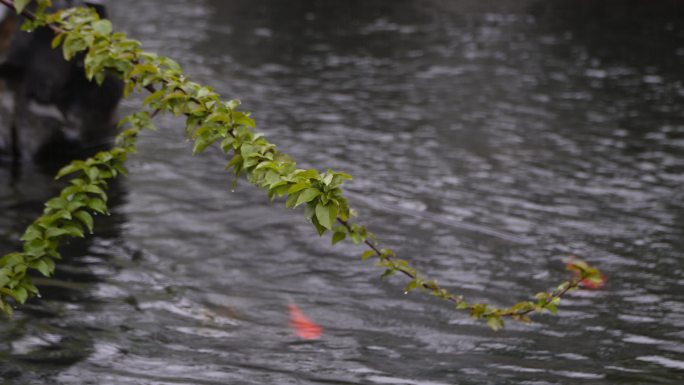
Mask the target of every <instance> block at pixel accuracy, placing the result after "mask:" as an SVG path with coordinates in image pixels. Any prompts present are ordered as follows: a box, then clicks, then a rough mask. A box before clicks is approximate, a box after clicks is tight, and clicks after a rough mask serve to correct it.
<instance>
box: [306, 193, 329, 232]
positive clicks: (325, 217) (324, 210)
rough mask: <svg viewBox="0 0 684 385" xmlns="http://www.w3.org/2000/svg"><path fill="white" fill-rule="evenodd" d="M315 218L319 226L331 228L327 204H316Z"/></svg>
mask: <svg viewBox="0 0 684 385" xmlns="http://www.w3.org/2000/svg"><path fill="white" fill-rule="evenodd" d="M305 191H306V190H305ZM316 219H318V223H320V224H321V226H323V227H325V228H326V229H328V230H332V221H331V219H330V210H329V207H328V206H324V205H323V204H321V203H319V204H317V205H316Z"/></svg>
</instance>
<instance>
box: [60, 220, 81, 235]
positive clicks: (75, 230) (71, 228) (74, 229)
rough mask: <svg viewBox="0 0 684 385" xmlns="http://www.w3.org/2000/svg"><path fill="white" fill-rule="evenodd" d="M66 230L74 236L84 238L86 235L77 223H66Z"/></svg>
mask: <svg viewBox="0 0 684 385" xmlns="http://www.w3.org/2000/svg"><path fill="white" fill-rule="evenodd" d="M74 223H76V222H74ZM64 230H66V232H67V234H69V235H71V236H72V237H78V238H83V237H84V236H85V235H84V234H83V230H82V229H81V227H80V226H79V225H77V224H73V225H65V226H64Z"/></svg>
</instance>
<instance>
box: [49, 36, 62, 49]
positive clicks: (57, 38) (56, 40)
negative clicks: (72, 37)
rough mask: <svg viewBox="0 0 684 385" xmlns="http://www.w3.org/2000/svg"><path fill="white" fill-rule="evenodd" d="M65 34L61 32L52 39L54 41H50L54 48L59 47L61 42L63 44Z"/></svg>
mask: <svg viewBox="0 0 684 385" xmlns="http://www.w3.org/2000/svg"><path fill="white" fill-rule="evenodd" d="M64 36H65V35H64V34H63V33H60V34H57V35H56V36H55V37H54V39H52V42H51V43H50V46H51V47H52V49H55V48H57V47H59V45H60V44H62V41H64Z"/></svg>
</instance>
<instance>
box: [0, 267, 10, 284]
mask: <svg viewBox="0 0 684 385" xmlns="http://www.w3.org/2000/svg"><path fill="white" fill-rule="evenodd" d="M9 281H11V279H10V277H8V276H7V274H6V272H5V271H3V270H0V287H5V285H7V284H8V283H9Z"/></svg>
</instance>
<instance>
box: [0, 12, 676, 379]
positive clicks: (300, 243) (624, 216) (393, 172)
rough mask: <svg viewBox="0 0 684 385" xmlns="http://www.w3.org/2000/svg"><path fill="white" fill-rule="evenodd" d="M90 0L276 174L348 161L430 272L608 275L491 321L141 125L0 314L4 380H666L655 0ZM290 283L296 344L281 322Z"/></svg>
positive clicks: (669, 93) (172, 123)
mask: <svg viewBox="0 0 684 385" xmlns="http://www.w3.org/2000/svg"><path fill="white" fill-rule="evenodd" d="M111 3H112V4H111V11H112V18H113V20H114V22H115V24H116V25H117V26H118V28H120V29H122V30H125V31H127V32H128V33H130V34H131V35H132V36H134V37H136V38H139V39H141V40H142V41H143V43H144V45H145V47H146V48H148V49H149V50H152V51H158V52H160V53H163V54H166V55H169V56H171V57H174V58H176V59H177V60H178V61H179V62H180V63H181V64H182V65H183V66H184V68H185V69H186V71H187V72H188V73H190V74H191V75H192V77H193V79H194V80H197V81H200V82H202V83H208V84H211V85H213V86H214V87H215V88H216V89H217V90H218V91H219V92H221V93H222V94H223V95H225V96H226V97H238V98H241V99H242V101H243V103H244V106H245V108H246V109H248V110H252V111H254V117H255V118H256V119H257V123H258V126H259V130H260V131H262V132H264V133H266V134H267V136H268V137H269V138H270V139H271V140H272V141H273V142H275V143H277V144H278V145H279V148H280V149H282V150H283V151H286V152H288V153H290V154H292V155H293V156H294V157H295V158H296V159H298V160H299V163H300V165H302V166H304V167H313V166H315V167H319V168H325V167H332V168H334V169H340V170H344V171H347V172H350V173H351V174H353V175H354V176H355V179H354V181H353V182H352V183H350V184H349V186H348V192H349V196H350V201H351V203H352V204H353V205H354V206H355V207H357V208H358V210H359V212H360V216H361V218H362V220H364V221H367V222H368V223H369V224H370V225H371V227H372V228H373V229H374V230H375V232H376V233H377V234H378V235H379V237H380V239H381V240H382V242H383V243H384V244H387V245H391V246H392V247H394V248H395V249H396V250H397V251H398V252H399V253H400V254H401V255H403V256H406V257H409V258H410V259H411V260H413V261H415V263H416V265H418V266H419V267H420V269H422V270H423V271H424V272H425V273H426V274H428V275H430V276H432V277H435V278H437V279H439V281H440V282H441V283H443V284H445V285H447V286H449V287H452V288H455V289H457V290H460V291H462V292H464V293H465V294H467V295H469V296H471V297H474V298H478V299H483V300H487V301H491V302H493V303H496V304H510V303H512V302H514V301H517V300H520V299H524V298H526V296H527V295H528V294H529V293H534V292H536V291H540V290H544V289H546V288H548V287H550V286H552V285H553V284H554V283H556V282H558V281H559V280H561V279H563V278H564V277H565V272H564V271H563V264H562V259H563V258H564V257H566V256H568V255H571V254H575V255H580V256H583V257H585V258H587V259H589V260H591V261H592V262H594V263H595V264H596V265H598V266H599V267H600V268H601V269H602V270H603V271H604V273H605V274H606V275H608V277H609V282H608V285H607V287H606V288H605V289H603V290H600V291H592V292H588V291H587V292H579V293H576V294H574V295H572V296H570V297H569V298H567V299H566V300H564V301H563V306H562V308H561V311H560V316H558V317H553V316H541V317H536V318H535V323H534V324H532V325H529V326H523V325H515V324H510V325H508V328H507V329H506V330H505V331H503V332H498V333H494V332H491V331H489V330H488V329H487V328H486V326H483V325H482V324H480V323H478V322H475V321H472V320H470V319H468V318H467V317H465V316H464V315H463V314H460V313H457V312H455V311H452V310H451V308H450V307H449V306H447V305H445V304H444V303H441V302H439V301H437V300H432V299H431V298H429V297H426V296H424V295H420V294H417V293H413V294H411V295H403V294H402V288H403V285H404V283H405V282H404V281H403V280H402V279H401V277H396V278H393V279H390V280H388V281H385V282H383V281H380V279H379V274H378V273H379V271H378V270H377V269H376V268H373V267H372V265H370V264H368V263H364V262H361V261H358V260H357V258H356V255H357V252H356V250H355V249H348V248H344V247H336V248H334V249H333V248H332V247H330V246H329V244H328V243H329V241H328V240H327V239H319V238H318V237H316V236H314V235H313V234H314V231H313V230H312V229H311V228H310V227H309V225H307V223H306V222H305V220H304V219H303V218H302V215H301V213H299V212H288V211H285V210H284V209H282V208H281V207H282V204H281V203H275V204H271V203H269V202H268V200H267V198H266V196H265V194H263V193H262V192H260V191H257V190H256V189H255V188H253V187H251V186H249V185H247V183H240V185H239V186H238V188H237V189H236V190H235V191H234V192H231V187H230V183H231V176H230V175H228V174H227V173H226V172H225V171H223V164H224V162H225V159H224V158H223V157H222V156H221V154H219V153H208V154H206V155H203V156H199V157H192V156H190V155H189V154H190V152H191V151H190V145H189V143H188V142H186V141H184V140H182V127H181V126H180V124H179V123H180V122H179V121H178V120H173V119H170V118H168V119H167V118H163V119H160V120H159V122H158V125H159V126H160V127H161V128H162V129H161V130H160V132H158V133H156V134H154V135H147V136H145V137H144V138H143V139H142V143H141V151H140V154H139V155H138V156H136V157H135V158H134V159H133V160H132V161H131V164H130V167H131V175H130V177H129V178H127V179H125V180H123V181H122V182H121V183H120V184H119V185H118V186H116V188H115V191H114V198H113V201H114V205H115V207H114V209H113V212H114V215H112V216H111V217H107V218H101V219H100V220H99V221H98V222H97V229H98V231H97V235H96V236H94V237H91V238H89V239H88V240H86V241H83V242H73V243H72V244H70V245H68V246H67V247H66V249H65V252H64V253H63V254H65V255H67V256H68V258H67V260H66V261H64V262H63V263H61V264H59V266H58V274H57V277H56V279H54V280H40V281H39V282H38V283H39V284H40V287H41V290H42V292H43V298H42V299H41V300H34V301H31V303H30V305H28V306H26V307H24V308H22V309H21V310H19V311H17V314H16V316H15V317H14V319H13V320H12V321H10V322H3V323H2V324H0V376H1V377H2V378H3V379H4V383H5V384H29V383H31V384H86V383H89V384H401V385H404V384H409V385H411V384H416V385H417V384H421V385H435V384H539V385H541V384H576V383H580V382H581V383H591V384H617V383H621V384H622V383H624V384H646V383H653V384H680V383H682V380H684V331H683V330H684V297H683V296H684V274H683V270H684V264H683V261H684V256H683V253H684V242H683V241H682V240H683V239H684V238H683V237H682V235H683V231H684V205H683V204H682V202H683V200H684V189H683V186H684V157H683V155H684V115H683V113H684V103H683V102H684V76H683V75H684V70H682V68H684V67H682V65H683V64H684V22H683V19H682V18H681V12H682V8H681V5H680V4H678V3H677V2H676V1H659V2H644V1H604V2H595V1H575V0H572V1H571V0H555V1H546V0H544V1H541V0H539V1H512V0H511V1H503V0H491V1H476V0H468V1H459V2H446V1H438V0H432V1H429V0H413V1H410V0H400V1H380V0H372V1H368V0H366V1H360V0H358V1H345V2H341V1H340V2H322V1H305V0H297V1H287V2H284V1H276V0H270V1H266V0H261V1H246V0H233V1H219V0H204V1H195V2H186V1H180V0H167V1H161V0H155V1H144V2H137V1H132V0H123V1H117V2H111ZM138 102H139V101H137V100H133V101H128V102H126V103H125V105H124V107H123V109H124V110H125V109H128V108H131V107H132V106H135V105H136V104H137V103H138ZM0 178H1V180H9V179H10V178H9V171H8V170H5V169H0ZM49 186H51V177H50V176H49V175H45V174H43V173H41V172H40V171H38V170H33V169H31V168H27V169H25V170H24V173H23V176H22V179H21V180H19V181H18V182H17V183H16V184H15V185H13V186H10V185H8V184H7V183H3V184H2V185H0V210H2V215H0V252H7V251H10V250H12V249H13V248H15V247H17V241H16V239H18V237H19V234H20V233H21V231H22V230H23V228H24V227H25V226H26V225H27V224H28V223H29V222H30V221H31V219H32V218H33V217H35V216H36V215H37V214H38V213H39V212H40V208H41V204H42V202H43V201H44V200H45V199H46V198H47V197H49V196H50V195H51V194H54V192H55V191H56V188H54V187H49ZM288 297H289V298H292V299H293V300H294V301H296V302H297V303H298V304H299V306H300V307H301V308H302V309H303V311H304V312H306V313H307V314H308V315H309V316H310V317H311V318H312V319H314V320H315V321H316V322H318V323H320V324H321V325H322V327H323V328H324V335H323V338H322V339H320V340H318V341H314V342H304V341H300V340H298V339H297V338H296V337H295V336H293V335H292V334H291V331H290V330H289V329H288V325H287V301H288Z"/></svg>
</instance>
